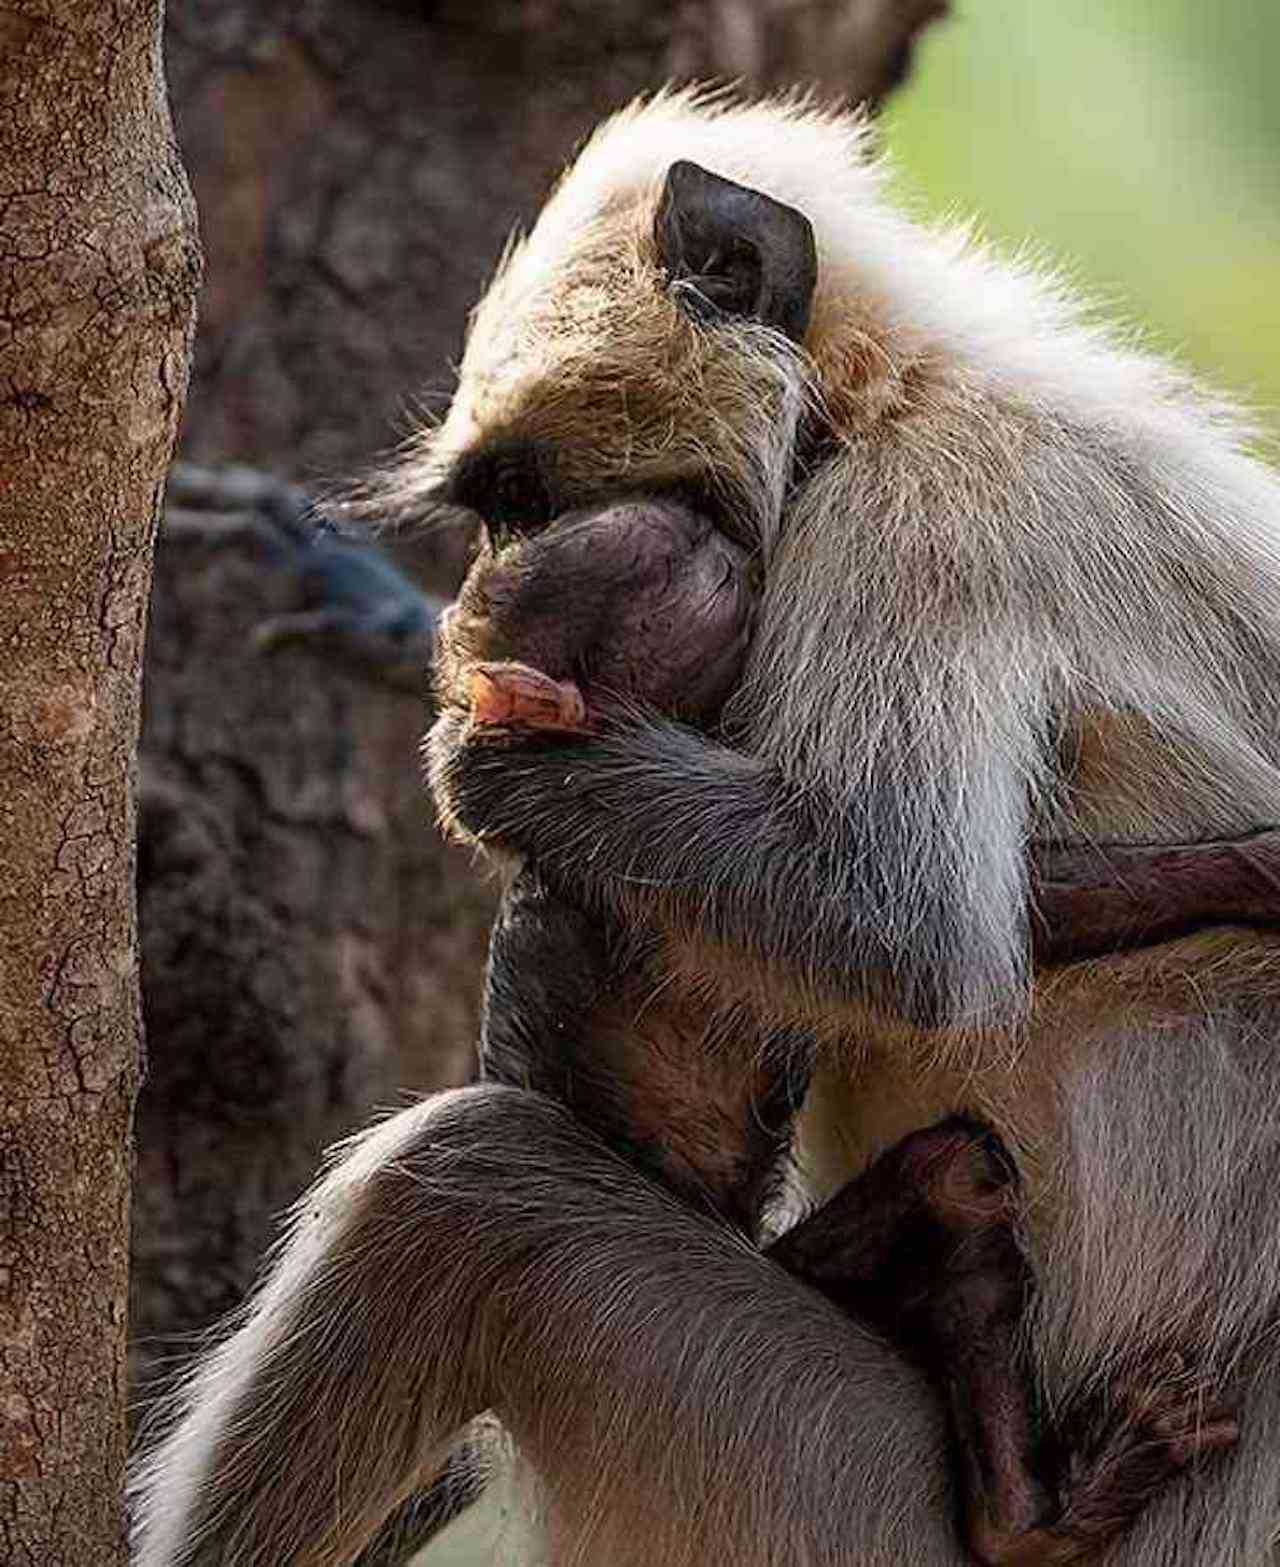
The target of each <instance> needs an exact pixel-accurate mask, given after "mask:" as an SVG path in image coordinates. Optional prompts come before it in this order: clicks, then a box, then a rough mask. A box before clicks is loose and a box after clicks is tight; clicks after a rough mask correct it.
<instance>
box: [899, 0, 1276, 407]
mask: <svg viewBox="0 0 1280 1567" xmlns="http://www.w3.org/2000/svg"><path fill="white" fill-rule="evenodd" d="M1278 76H1280V4H1277V3H1276V0H1220V3H1217V4H1215V3H1213V0H1070V3H1063V0H954V12H953V15H952V16H951V18H950V19H949V20H947V21H946V22H944V23H942V24H941V25H940V26H939V27H937V28H935V29H934V30H933V31H932V32H931V33H930V34H928V35H927V37H926V38H925V40H924V42H923V45H922V47H921V48H920V50H919V52H918V54H917V70H916V73H915V75H914V77H913V78H912V81H911V83H910V84H909V86H908V87H907V88H906V90H905V91H903V92H902V93H901V94H899V95H898V96H897V97H896V98H894V99H892V100H891V102H890V107H889V109H888V111H887V113H886V116H885V124H886V129H887V134H888V144H889V148H890V150H891V152H892V154H893V158H894V161H895V162H896V163H897V164H898V166H899V176H900V177H899V184H900V187H901V189H903V190H904V191H905V192H906V193H907V194H908V195H910V196H914V197H915V198H917V199H918V200H920V201H922V202H923V203H924V205H925V207H926V209H927V210H931V211H936V212H944V213H945V212H948V211H956V212H959V213H965V214H968V213H973V214H976V215H977V216H978V217H979V219H980V220H981V223H982V226H983V228H984V230H985V232H986V233H987V235H988V236H989V237H991V238H992V239H995V240H997V241H999V242H1000V244H1001V245H1002V247H1003V246H1014V247H1016V246H1017V245H1019V244H1020V243H1022V242H1025V241H1028V240H1029V241H1032V242H1033V243H1034V245H1035V247H1036V251H1037V252H1038V253H1046V254H1048V255H1049V256H1050V257H1051V258H1052V259H1053V260H1055V261H1057V262H1059V263H1062V264H1063V265H1064V266H1065V267H1066V268H1067V270H1068V271H1069V273H1070V275H1071V276H1073V277H1075V278H1077V279H1078V280H1079V282H1080V283H1081V284H1082V285H1083V286H1084V287H1085V288H1087V289H1088V290H1089V292H1091V293H1092V294H1094V295H1100V296H1101V298H1102V299H1103V301H1104V302H1105V303H1107V304H1108V305H1109V306H1110V307H1111V308H1112V309H1113V310H1114V311H1115V312H1117V313H1119V314H1120V315H1121V316H1123V317H1125V318H1126V319H1130V320H1136V321H1139V322H1141V323H1143V324H1145V325H1146V326H1148V327H1150V329H1151V332H1152V338H1153V341H1154V342H1156V343H1157V344H1158V345H1159V346H1160V347H1161V348H1163V349H1165V350H1171V351H1173V352H1174V353H1175V354H1176V355H1178V357H1180V358H1181V359H1182V360H1183V361H1184V362H1185V363H1187V364H1189V365H1193V366H1195V367H1196V368H1197V369H1199V370H1200V371H1201V372H1203V373H1204V374H1206V375H1207V376H1208V377H1209V379H1210V380H1212V381H1213V382H1214V383H1215V384H1217V385H1219V386H1220V387H1222V388H1223V389H1225V390H1228V391H1231V392H1233V393H1235V394H1236V395H1238V396H1240V397H1242V398H1243V399H1244V401H1245V402H1247V403H1248V404H1250V405H1251V406H1252V407H1254V408H1255V409H1256V410H1257V411H1258V412H1259V413H1260V414H1261V416H1262V417H1263V419H1264V420H1265V423H1266V424H1267V426H1268V427H1269V429H1270V430H1271V431H1272V432H1275V433H1277V434H1280V84H1278V81H1277V78H1278Z"/></svg>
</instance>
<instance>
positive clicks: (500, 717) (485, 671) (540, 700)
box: [471, 663, 591, 734]
mask: <svg viewBox="0 0 1280 1567" xmlns="http://www.w3.org/2000/svg"><path fill="white" fill-rule="evenodd" d="M471 722H472V723H473V724H477V725H479V726H481V727H484V726H490V727H496V728H504V729H524V730H549V731H551V732H552V733H557V732H558V733H562V734H584V733H587V732H589V730H590V728H591V724H590V720H589V719H588V717H587V705H586V703H585V702H584V701H583V699H582V692H581V691H579V689H578V687H577V686H576V685H575V684H574V683H573V681H572V680H553V679H552V678H551V676H550V675H544V674H543V673H542V671H541V670H540V669H533V668H531V667H530V666H529V665H528V664H514V663H497V664H476V665H475V666H474V667H473V669H472V671H471Z"/></svg>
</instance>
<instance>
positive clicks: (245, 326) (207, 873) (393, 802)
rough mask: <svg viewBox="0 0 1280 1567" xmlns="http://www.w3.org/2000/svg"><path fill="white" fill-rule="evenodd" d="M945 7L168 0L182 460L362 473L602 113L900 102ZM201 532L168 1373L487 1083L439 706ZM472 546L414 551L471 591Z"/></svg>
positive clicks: (181, 900) (144, 1168) (475, 952)
mask: <svg viewBox="0 0 1280 1567" xmlns="http://www.w3.org/2000/svg"><path fill="white" fill-rule="evenodd" d="M943 9H944V4H943V0H673V3H671V4H668V5H660V6H654V5H650V4H642V3H640V0H171V4H170V10H169V29H170V31H169V48H168V63H169V72H170V83H171V88H172V93H173V98H174V104H175V112H176V116H177V120H178V127H179V134H180V138H181V141H182V144H183V149H184V154H185V157H186V161H187V164H188V167H189V168H190V170H191V176H192V180H193V184H194V186H195V189H196V194H197V197H198V200H199V203H200V207H201V211H202V214H203V226H204V231H205V243H206V247H207V254H208V266H207V283H206V288H205V292H204V296H203V301H202V308H201V322H200V335H199V340H198V345H197V356H196V370H195V374H194V380H193V386H192V400H191V406H190V410H189V415H188V419H187V422H186V431H185V435H184V452H185V455H187V456H188V457H190V458H192V459H193V460H195V461H197V462H200V463H204V464H214V465H216V464H223V463H227V462H240V463H250V464H253V465H255V466H257V467H260V468H263V469H267V470H270V471H272V472H274V473H277V474H280V475H282V476H286V477H289V478H293V479H296V480H299V481H301V482H302V483H304V484H314V483H315V482H317V481H321V482H323V481H328V480H333V479H338V480H342V479H345V478H349V477H351V476H352V475H353V474H355V473H358V472H359V471H361V470H362V469H364V468H366V467H367V466H368V465H369V464H370V463H372V462H374V461H375V460H376V459H377V457H378V455H379V453H381V452H383V451H385V450H386V449H387V447H388V446H389V445H390V444H391V443H392V442H393V441H394V439H395V438H396V437H397V436H398V435H399V434H401V433H403V432H404V430H405V428H406V427H407V424H408V423H409V422H410V421H411V419H413V418H416V417H420V416H422V415H423V414H424V413H426V414H429V413H430V412H431V411H433V410H437V409H439V408H440V407H442V406H443V404H444V402H445V401H446V399H447V396H448V393H449V389H450V385H451V380H452V376H451V370H450V364H451V362H452V361H453V360H455V359H456V358H457V356H458V353H459V350H460V347H461V343H462V334H463V327H464V324H465V319H466V314H467V311H468V310H469V308H470V307H471V305H472V304H473V303H474V301H475V298H476V296H477V294H478V293H479V290H480V288H481V287H482V285H483V282H484V279H485V277H486V276H487V274H488V273H489V272H490V270H491V269H492V267H493V265H494V263H495V261H496V260H497V258H498V255H499V253H500V251H501V249H502V245H503V242H504V240H505V238H506V236H507V234H508V233H509V231H510V230H511V228H512V226H513V224H515V223H517V222H519V221H522V220H524V221H527V220H528V219H529V218H531V217H532V216H533V214H534V213H535V212H536V211H537V208H538V206H539V204H540V202H541V200H542V198H543V196H544V195H545V193H546V189H547V187H548V185H549V184H550V182H551V181H552V179H553V178H554V176H555V174H556V173H557V171H558V170H559V168H560V167H561V166H562V165H563V163H564V162H565V160H566V158H567V157H568V155H569V154H570V153H571V151H572V149H573V146H574V144H575V142H576V141H578V140H579V139H580V138H581V137H582V136H583V135H585V134H586V132H587V131H588V130H589V129H590V127H591V126H592V125H593V124H594V123H595V122H596V121H597V120H598V119H599V118H601V117H602V116H603V115H605V114H607V113H608V112H609V111H610V110H612V109H614V108H616V107H618V106H620V105H621V104H622V103H624V102H625V101H627V100H628V99H629V98H630V97H632V96H633V95H634V94H636V93H638V92H641V91H645V90H651V89H653V88H655V87H657V86H659V85H660V84H661V83H663V82H665V81H667V80H669V79H686V80H687V79H691V78H695V77H696V78H706V77H713V76H722V77H724V76H731V77H738V78H740V79H742V80H743V81H744V82H745V83H746V84H747V85H748V86H750V87H785V86H789V85H791V84H793V83H796V82H800V83H814V84H816V85H817V86H818V87H819V88H820V89H821V90H823V91H825V92H828V93H833V94H839V95H843V96H847V97H849V98H851V99H854V100H859V99H863V98H876V97H878V96H880V95H881V94H882V93H883V92H885V91H887V90H888V89H889V87H891V86H892V85H893V84H894V83H895V82H896V81H897V80H898V79H899V78H900V76H901V75H902V73H903V71H904V70H905V67H906V64H907V61H908V59H909V55H910V49H911V44H912V41H913V40H914V39H915V38H916V36H917V34H918V33H919V31H920V30H921V29H922V28H923V27H924V26H925V24H926V23H928V22H929V21H930V20H932V19H933V17H935V16H936V15H938V14H940V13H941V11H942V10H943ZM215 531H216V530H215ZM180 534H181V536H179V535H180ZM198 535H199V530H196V532H195V533H193V532H191V531H190V530H188V531H187V532H186V533H182V530H181V529H179V530H176V531H175V532H173V534H172V535H171V536H170V537H168V538H166V540H165V542H164V544H163V546H162V549H161V552H160V556H159V560H158V564H157V588H156V600H155V630H154V634H153V637H152V640H151V645H150V649H149V653H148V667H147V688H146V689H147V714H146V728H145V733H144V757H145V759H146V774H145V796H144V820H143V829H144V831H143V842H142V866H141V868H142V878H141V897H142V921H143V947H144V974H143V983H144V994H145V1005H146V1011H147V1017H148V1022H149V1030H150V1050H151V1078H150V1081H149V1084H148V1086H147V1088H146V1090H145V1092H144V1095H143V1099H142V1103H141V1107H140V1121H139V1127H140V1131H139V1142H140V1162H139V1173H138V1180H137V1183H136V1186H137V1199H136V1207H135V1242H134V1244H135V1259H136V1268H135V1276H134V1277H135V1287H134V1293H133V1311H134V1320H135V1335H136V1345H137V1360H138V1364H139V1367H140V1369H141V1370H142V1371H143V1373H144V1374H145V1373H146V1372H147V1371H148V1370H149V1369H151V1368H152V1367H153V1366H154V1365H155V1363H156V1362H157V1361H159V1360H162V1359H163V1358H164V1356H165V1354H166V1352H167V1351H168V1350H170V1349H172V1348H173V1340H174V1337H175V1336H182V1335H187V1334H189V1333H190V1332H191V1331H192V1330H194V1329H198V1328H202V1327H204V1326H206V1325H207V1324H208V1322H209V1321H210V1320H211V1318H213V1317H214V1316H216V1315H218V1314H220V1313H221V1312H222V1311H224V1310H225V1309H227V1308H228V1307H230V1306H232V1305H233V1304H234V1303H235V1302H236V1301H237V1300H238V1299H239V1298H240V1296H241V1295H242V1293H243V1291H244V1290H245V1288H246V1287H247V1286H248V1284H249V1283H250V1282H251V1280H252V1278H253V1276H254V1273H255V1271H256V1268H257V1264H258V1259H259V1256H260V1254H261V1250H262V1247H263V1245H264V1244H265V1242H266V1241H267V1240H268V1239H269V1238H270V1236H271V1234H272V1233H273V1229H274V1218H275V1215H277V1214H278V1212H279V1211H280V1209H281V1208H282V1207H283V1206H284V1205H285V1204H286V1203H287V1202H288V1201H289V1200H290V1199H291V1198H292V1197H293V1196H294V1195H295V1194H296V1193H297V1192H298V1191H299V1190H300V1188H301V1186H302V1185H303V1184H304V1182H305V1180H306V1178H307V1177H308V1176H309V1175H310V1173H311V1171H312V1169H313V1167H314V1164H315V1161H316V1158H317V1157H318V1155H319V1153H320V1151H321V1149H322V1148H323V1146H324V1145H325V1144H326V1143H327V1142H328V1141H330V1140H331V1139H332V1138H333V1137H334V1136H336V1135H338V1134H339V1133H341V1132H342V1131H345V1130H347V1129H349V1128H350V1127H351V1126H353V1125H355V1124H358V1123H359V1122H360V1121H361V1120H363V1119H364V1118H365V1116H366V1115H367V1113H368V1110H369V1108H370V1107H371V1105H373V1104H374V1103H381V1104H388V1103H393V1102H395V1098H396V1094H397V1091H398V1090H400V1089H402V1088H405V1087H413V1088H426V1087H435V1086H440V1085H441V1084H442V1083H445V1082H450V1081H456V1080H457V1079H458V1078H459V1077H460V1076H461V1075H463V1074H464V1073H465V1072H466V1070H467V1065H468V1062H469V1059H470V1050H471V1047H472V1043H473V1040H474V1035H475V1028H476V1020H477V1007H478V1001H479V994H480V973H481V966H482V963H483V957H484V951H485V945H486V937H487V929H488V923H489V917H490V912H491V907H492V905H491V895H490V892H489V889H488V888H487V887H486V886H485V884H484V883H483V881H482V879H481V877H480V876H479V875H478V874H477V872H476V871H475V869H474V868H473V867H472V865H471V863H470V861H469V860H468V859H466V858H464V857H462V856H460V855H458V854H457V853H456V852H453V851H450V850H448V849H446V848H445V846H444V845H443V844H442V843H441V842H440V841H439V839H438V837H437V836H436V835H435V833H434V830H433V829H432V827H431V825H430V819H429V810H428V807H427V806H426V804H425V803H424V801H423V799H422V797H421V794H420V787H419V783H418V777H417V765H416V757H415V749H416V743H417V739H418V737H419V735H420V733H421V731H422V729H423V728H424V727H425V724H426V712H425V707H424V705H423V704H421V703H418V702H415V701H414V700H413V698H412V697H405V696H403V695H396V694H394V693H389V692H384V691H380V690H377V689H375V688H372V687H361V686H360V685H359V683H358V682H356V681H355V680H353V679H352V678H351V677H350V676H348V675H346V674H344V673H343V672H342V671H340V670H336V669H330V668H327V667H326V666H325V665H323V664H322V663H320V662H319V661H318V660H315V659H308V658H307V657H306V656H304V655H302V654H289V655H285V656H284V657H283V658H282V659H281V660H280V661H278V662H275V661H273V662H270V663H268V662H265V661H264V660H262V659H261V658H259V657H257V656H255V654H254V653H253V651H252V649H251V647H250V631H251V628H252V626H253V624H254V623H255V622H256V621H257V620H258V619H260V618H261V616H262V615H263V614H265V613H268V612H271V611H272V610H273V609H279V608H281V607H285V608H288V607H292V605H291V603H290V600H289V594H290V591H291V589H290V586H289V584H288V583H287V582H286V581H284V580H282V579H281V580H277V579H275V578H273V576H272V573H271V571H270V569H269V567H268V566H267V565H266V563H264V561H263V560H262V558H261V555H260V553H255V550H256V546H255V545H254V544H253V543H252V541H251V540H250V539H249V538H248V536H247V535H244V534H242V535H241V536H239V537H236V536H234V530H233V531H232V532H230V533H229V532H227V531H225V530H224V531H223V532H222V534H221V535H220V536H219V537H215V536H214V535H213V534H210V535H208V536H207V537H204V538H201V537H199V536H198ZM467 547H468V541H467V540H466V539H465V538H464V537H461V536H460V535H457V534H436V535H434V536H432V537H429V538H425V539H421V540H417V541H412V542H406V543H405V544H404V545H403V546H402V551H403V558H404V559H405V560H406V561H409V562H411V563H412V565H413V567H414V569H415V570H416V571H417V573H418V574H419V576H420V578H421V580H423V581H424V582H425V583H426V584H427V585H429V586H430V587H432V588H435V589H437V590H440V591H444V592H451V591H452V589H453V587H454V586H455V585H456V582H457V578H458V574H459V572H460V569H461V567H462V565H463V562H464V560H465V556H466V552H467Z"/></svg>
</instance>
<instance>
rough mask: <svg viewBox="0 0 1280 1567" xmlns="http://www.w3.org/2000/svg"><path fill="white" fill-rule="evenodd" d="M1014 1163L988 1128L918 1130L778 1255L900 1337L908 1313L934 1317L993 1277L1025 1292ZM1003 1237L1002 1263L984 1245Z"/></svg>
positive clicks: (775, 1249)
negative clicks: (956, 1295)
mask: <svg viewBox="0 0 1280 1567" xmlns="http://www.w3.org/2000/svg"><path fill="white" fill-rule="evenodd" d="M1016 1201H1017V1183H1016V1177H1015V1175H1014V1170H1013V1165H1012V1162H1011V1161H1010V1159H1009V1157H1008V1155H1007V1154H1006V1153H1005V1151H1004V1148H1003V1147H1002V1146H1001V1144H1000V1141H999V1139H998V1138H997V1137H996V1136H995V1134H994V1133H993V1132H992V1131H991V1130H990V1129H989V1128H988V1127H986V1126H984V1125H983V1124H982V1123H981V1122H978V1121H971V1120H968V1119H967V1118H965V1117H962V1116H953V1117H951V1118H949V1119H948V1120H946V1121H941V1122H939V1123H938V1124H937V1125H936V1126H931V1127H927V1128H925V1130H923V1131H920V1132H913V1133H912V1134H911V1136H910V1137H906V1138H904V1139H903V1140H902V1141H901V1142H900V1143H897V1144H895V1146H894V1147H892V1148H890V1149H889V1150H888V1152H887V1153H884V1154H882V1155H881V1156H880V1158H878V1159H877V1160H876V1161H875V1163H874V1164H872V1165H871V1166H870V1167H869V1168H868V1169H867V1170H865V1171H864V1172H863V1174H861V1175H860V1176H858V1177H857V1178H856V1179H855V1180H852V1181H850V1182H849V1184H848V1185H847V1186H844V1187H842V1188H841V1190H840V1191H838V1192H837V1193H836V1194H835V1196H834V1197H832V1198H831V1199H830V1201H829V1202H827V1203H826V1204H825V1206H824V1207H822V1208H819V1209H818V1211H817V1212H816V1213H813V1214H810V1216H809V1217H808V1218H807V1219H804V1220H802V1221H801V1223H799V1224H798V1225H796V1226H795V1228H794V1229H792V1230H789V1231H788V1232H787V1233H786V1234H785V1235H783V1236H782V1237H781V1239H779V1240H778V1241H777V1242H775V1244H774V1245H773V1246H772V1247H771V1248H770V1255H771V1256H772V1257H774V1258H775V1259H776V1260H777V1261H778V1262H779V1263H781V1264H782V1266H783V1267H784V1268H786V1269H787V1270H788V1272H790V1273H795V1274H797V1275H799V1277H801V1278H803V1279H806V1280H808V1282H809V1283H810V1284H812V1285H813V1286H814V1287H815V1288H817V1289H819V1290H821V1291H822V1292H823V1293H824V1294H825V1295H828V1296H829V1297H830V1298H831V1299H832V1300H834V1301H835V1302H836V1303H837V1304H838V1305H841V1306H843V1307H844V1308H845V1309H846V1310H847V1311H848V1312H850V1314H851V1315H853V1316H856V1317H860V1318H862V1319H863V1320H864V1321H868V1320H869V1321H871V1322H873V1323H874V1324H875V1325H876V1326H877V1327H878V1328H880V1329H881V1331H883V1332H885V1333H886V1334H888V1335H889V1336H890V1337H892V1338H894V1339H895V1340H897V1339H898V1338H899V1337H900V1336H901V1331H902V1328H903V1311H904V1307H908V1302H910V1303H911V1305H910V1307H908V1309H913V1314H918V1313H920V1312H923V1314H924V1315H925V1316H926V1317H927V1316H930V1315H932V1313H933V1308H934V1303H935V1302H937V1300H938V1297H939V1295H940V1293H943V1292H945V1293H950V1291H951V1289H952V1288H953V1287H958V1288H959V1289H960V1290H961V1291H962V1292H963V1291H966V1290H967V1289H969V1288H970V1287H971V1286H972V1283H973V1281H974V1280H975V1279H976V1278H977V1277H978V1276H979V1275H983V1274H987V1273H989V1272H990V1271H991V1269H992V1266H993V1263H994V1266H995V1271H996V1272H997V1273H998V1274H999V1276H1000V1278H1001V1279H1002V1280H1006V1281H1007V1282H1008V1283H1009V1285H1010V1287H1011V1288H1013V1289H1015V1290H1016V1291H1017V1292H1018V1299H1019V1301H1020V1300H1021V1288H1022V1282H1023V1269H1022V1267H1021V1264H1020V1263H1018V1262H1017V1260H1016V1255H1015V1254H1012V1253H1011V1252H1010V1250H1009V1246H1010V1245H1012V1224H1011V1220H1012V1217H1013V1213H1014V1209H1015V1206H1016ZM993 1237H994V1238H998V1241H997V1250H998V1252H999V1257H998V1261H997V1260H995V1259H993V1258H992V1257H991V1256H990V1255H989V1254H988V1248H987V1246H986V1245H985V1244H984V1242H985V1241H987V1240H988V1239H989V1238H993Z"/></svg>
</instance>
